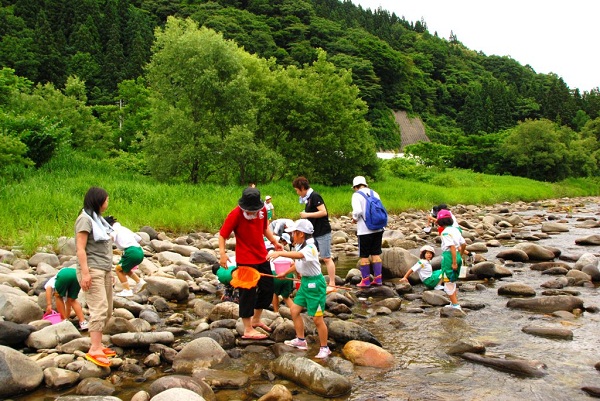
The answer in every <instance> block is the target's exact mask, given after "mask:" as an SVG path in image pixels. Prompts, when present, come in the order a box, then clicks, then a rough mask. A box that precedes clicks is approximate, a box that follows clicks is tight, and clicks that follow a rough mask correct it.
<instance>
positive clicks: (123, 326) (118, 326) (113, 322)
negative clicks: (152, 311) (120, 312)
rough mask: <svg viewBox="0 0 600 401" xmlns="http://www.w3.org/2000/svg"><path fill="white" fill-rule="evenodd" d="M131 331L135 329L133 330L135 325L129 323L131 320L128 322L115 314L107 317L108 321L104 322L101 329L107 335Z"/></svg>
mask: <svg viewBox="0 0 600 401" xmlns="http://www.w3.org/2000/svg"><path fill="white" fill-rule="evenodd" d="M133 331H137V330H135V327H134V326H133V325H132V324H131V322H129V320H127V319H124V318H122V317H115V316H112V317H111V318H110V319H108V322H107V323H106V326H105V327H104V330H103V332H104V333H105V334H109V335H112V334H119V333H129V332H133Z"/></svg>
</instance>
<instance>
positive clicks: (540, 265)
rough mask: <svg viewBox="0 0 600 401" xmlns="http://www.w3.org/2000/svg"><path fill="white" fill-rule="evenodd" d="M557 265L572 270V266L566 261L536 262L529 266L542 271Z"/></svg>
mask: <svg viewBox="0 0 600 401" xmlns="http://www.w3.org/2000/svg"><path fill="white" fill-rule="evenodd" d="M555 267H562V268H563V269H565V270H571V266H569V265H568V264H567V263H565V262H539V263H534V264H532V265H531V266H529V268H530V269H531V270H536V271H541V272H543V271H545V270H548V269H553V268H555Z"/></svg>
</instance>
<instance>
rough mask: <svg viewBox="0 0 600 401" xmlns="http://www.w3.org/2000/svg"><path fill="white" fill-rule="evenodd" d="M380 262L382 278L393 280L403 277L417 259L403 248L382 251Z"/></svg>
mask: <svg viewBox="0 0 600 401" xmlns="http://www.w3.org/2000/svg"><path fill="white" fill-rule="evenodd" d="M381 260H382V262H383V270H382V271H383V276H384V277H390V278H394V277H404V274H406V272H407V271H408V270H409V269H410V268H411V267H412V266H413V265H414V264H415V263H417V261H418V260H419V258H418V257H416V256H415V255H413V254H411V253H410V252H409V251H407V250H406V249H403V248H387V249H383V253H382V254H381Z"/></svg>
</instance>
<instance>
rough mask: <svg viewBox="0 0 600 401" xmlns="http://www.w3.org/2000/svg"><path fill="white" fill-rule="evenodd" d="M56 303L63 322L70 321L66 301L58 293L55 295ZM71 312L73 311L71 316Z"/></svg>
mask: <svg viewBox="0 0 600 401" xmlns="http://www.w3.org/2000/svg"><path fill="white" fill-rule="evenodd" d="M54 301H55V303H56V311H57V312H58V313H60V317H62V318H63V320H64V319H68V318H69V316H68V315H67V310H66V308H65V301H63V299H62V297H61V296H60V294H59V293H58V292H55V293H54ZM70 312H71V310H69V314H70Z"/></svg>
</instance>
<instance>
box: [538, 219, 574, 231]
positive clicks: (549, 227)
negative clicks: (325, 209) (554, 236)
mask: <svg viewBox="0 0 600 401" xmlns="http://www.w3.org/2000/svg"><path fill="white" fill-rule="evenodd" d="M542 232H543V233H566V232H569V225H568V224H564V223H558V222H556V221H546V222H544V223H542Z"/></svg>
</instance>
